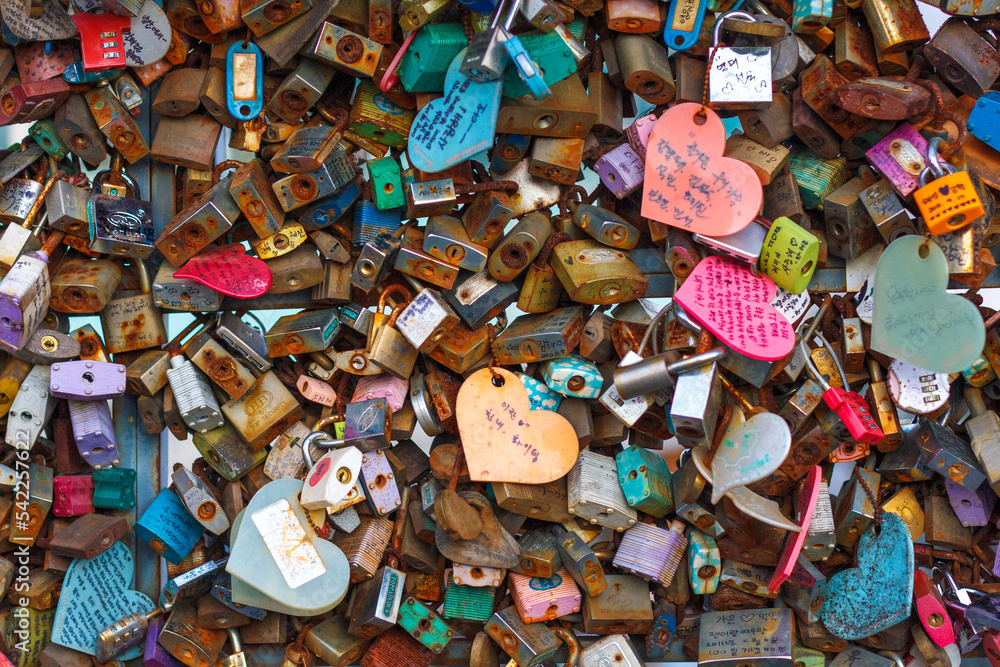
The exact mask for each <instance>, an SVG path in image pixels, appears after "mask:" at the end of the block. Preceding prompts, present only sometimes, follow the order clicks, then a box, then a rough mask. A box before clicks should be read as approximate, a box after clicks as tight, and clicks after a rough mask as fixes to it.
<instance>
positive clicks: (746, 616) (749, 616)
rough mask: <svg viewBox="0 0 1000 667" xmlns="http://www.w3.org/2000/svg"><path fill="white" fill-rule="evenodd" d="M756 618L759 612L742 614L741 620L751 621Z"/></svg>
mask: <svg viewBox="0 0 1000 667" xmlns="http://www.w3.org/2000/svg"><path fill="white" fill-rule="evenodd" d="M755 618H757V614H740V620H741V621H743V622H744V623H749V622H750V621H752V620H753V619H755Z"/></svg>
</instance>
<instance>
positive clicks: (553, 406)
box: [516, 373, 563, 412]
mask: <svg viewBox="0 0 1000 667" xmlns="http://www.w3.org/2000/svg"><path fill="white" fill-rule="evenodd" d="M516 375H517V377H519V378H520V379H521V382H522V384H524V388H525V389H526V390H527V391H528V401H529V402H530V403H531V409H532V410H551V411H552V412H555V411H556V410H558V409H559V404H560V403H562V399H563V397H562V395H561V394H557V393H556V392H554V391H552V390H551V389H549V387H548V385H546V384H545V383H544V382H539V381H538V380H536V379H535V378H533V377H530V376H528V375H525V374H524V373H516Z"/></svg>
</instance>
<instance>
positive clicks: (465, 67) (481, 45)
mask: <svg viewBox="0 0 1000 667" xmlns="http://www.w3.org/2000/svg"><path fill="white" fill-rule="evenodd" d="M520 9H521V0H510V1H509V2H506V1H505V0H500V2H498V3H497V6H496V8H495V9H494V10H493V16H492V18H491V19H490V26H489V27H488V28H487V29H486V30H481V31H479V32H477V33H476V34H475V35H473V36H472V40H471V41H469V48H468V49H467V50H466V52H465V59H464V60H463V61H462V66H461V67H460V68H459V72H461V73H462V74H464V75H465V76H466V77H468V78H470V79H472V80H473V81H478V82H479V83H486V82H487V81H496V80H497V79H499V78H500V77H501V76H503V71H504V68H506V66H507V60H508V58H509V56H508V54H507V49H506V48H504V45H503V43H504V41H505V38H506V35H507V34H508V33H509V31H510V28H511V26H513V25H514V19H515V18H517V13H518V11H519V10H520ZM504 11H506V12H507V13H506V16H505V15H504ZM501 19H503V26H502V29H501V24H500V20H501Z"/></svg>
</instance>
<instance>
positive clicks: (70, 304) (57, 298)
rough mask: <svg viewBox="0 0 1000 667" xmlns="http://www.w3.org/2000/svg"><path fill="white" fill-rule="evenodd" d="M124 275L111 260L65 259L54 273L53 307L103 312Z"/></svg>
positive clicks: (70, 310) (74, 310) (51, 306)
mask: <svg viewBox="0 0 1000 667" xmlns="http://www.w3.org/2000/svg"><path fill="white" fill-rule="evenodd" d="M60 182H63V181H60ZM121 275H122V272H121V269H120V268H119V267H118V266H117V265H116V264H114V263H113V262H110V261H107V260H87V259H67V260H63V261H62V262H61V263H60V264H59V267H58V269H57V270H56V272H55V274H53V275H52V282H51V286H52V295H51V297H50V300H49V308H51V309H52V310H55V311H57V312H62V313H97V312H100V311H101V310H103V309H104V306H105V305H107V303H108V301H109V300H110V299H111V295H112V293H113V292H114V291H115V289H116V288H117V287H118V284H119V282H121Z"/></svg>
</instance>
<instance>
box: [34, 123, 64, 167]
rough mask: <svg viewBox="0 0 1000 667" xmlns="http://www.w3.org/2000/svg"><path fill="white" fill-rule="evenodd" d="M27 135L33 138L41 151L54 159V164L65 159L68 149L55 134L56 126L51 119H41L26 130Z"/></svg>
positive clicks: (57, 134)
mask: <svg viewBox="0 0 1000 667" xmlns="http://www.w3.org/2000/svg"><path fill="white" fill-rule="evenodd" d="M28 134H30V135H31V136H33V137H34V138H35V141H36V142H37V143H38V145H39V146H41V147H42V150H43V151H45V152H46V153H48V154H49V155H51V156H52V157H54V158H55V159H56V162H58V161H59V160H61V159H63V158H64V157H66V154H67V153H69V147H68V146H67V145H66V144H64V143H63V140H62V139H60V138H59V133H57V132H56V124H55V123H54V122H52V119H51V118H43V119H42V120H40V121H37V122H36V123H35V124H34V125H32V126H31V127H29V128H28Z"/></svg>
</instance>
